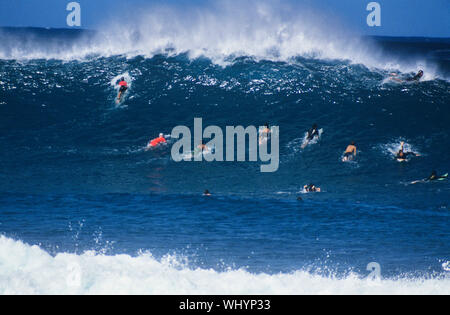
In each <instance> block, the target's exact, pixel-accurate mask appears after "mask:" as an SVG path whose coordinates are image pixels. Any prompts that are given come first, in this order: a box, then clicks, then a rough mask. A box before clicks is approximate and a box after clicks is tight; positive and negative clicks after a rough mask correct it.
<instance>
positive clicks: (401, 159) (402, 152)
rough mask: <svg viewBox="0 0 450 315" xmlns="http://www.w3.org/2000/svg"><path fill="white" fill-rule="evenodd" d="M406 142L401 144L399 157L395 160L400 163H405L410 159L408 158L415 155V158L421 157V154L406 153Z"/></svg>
mask: <svg viewBox="0 0 450 315" xmlns="http://www.w3.org/2000/svg"><path fill="white" fill-rule="evenodd" d="M404 147H405V142H403V141H402V143H401V147H400V150H399V151H398V153H397V155H396V156H395V158H396V159H397V160H398V161H399V162H404V161H406V160H407V159H408V156H411V155H414V156H420V154H418V153H415V152H412V151H411V152H405V149H404Z"/></svg>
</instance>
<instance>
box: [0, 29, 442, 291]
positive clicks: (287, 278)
mask: <svg viewBox="0 0 450 315" xmlns="http://www.w3.org/2000/svg"><path fill="white" fill-rule="evenodd" d="M132 35H133V36H131V37H130V38H131V39H130V40H131V41H132V42H133V43H135V44H136V45H135V46H137V47H136V49H135V50H130V49H129V47H128V46H127V45H131V44H130V43H128V42H125V43H122V44H121V45H120V47H117V46H111V44H110V43H109V42H108V43H105V42H104V41H100V40H99V38H102V39H104V38H105V36H106V35H105V34H98V33H95V32H86V31H75V32H74V31H67V30H44V29H2V30H0V41H1V42H2V46H1V47H0V165H1V169H0V233H1V236H0V292H1V293H52V292H67V293H157V294H158V293H159V294H162V293H169V294H172V293H222V294H223V293H225V294H228V293H243V294H247V293H255V294H259V293H275V294H280V293H288V294H296V293H419V294H420V293H444V294H448V293H450V282H449V278H448V272H449V268H450V266H449V261H450V243H449V242H450V232H449V231H450V229H449V223H450V220H449V219H450V213H449V196H450V194H449V191H450V185H449V182H448V181H439V182H427V183H419V184H416V185H412V184H411V182H412V181H414V180H418V179H422V178H425V177H427V176H429V175H430V173H431V171H432V170H437V171H438V172H439V173H441V174H444V173H447V172H448V171H449V170H450V163H449V159H448V155H449V154H450V152H449V146H448V143H449V136H450V109H449V104H450V94H449V87H450V84H449V81H448V78H449V74H450V41H449V40H447V39H439V40H438V39H427V38H420V39H417V38H414V39H405V38H365V39H361V40H360V41H358V43H357V44H352V45H353V46H352V51H357V50H358V49H360V50H359V52H360V53H358V54H356V53H355V54H354V55H348V54H347V53H348V50H337V51H334V52H333V55H329V53H330V49H329V46H320V43H319V44H318V42H317V41H313V42H311V43H308V42H307V40H306V39H303V40H304V42H302V43H303V44H305V45H309V46H311V45H312V46H311V47H312V48H313V49H312V50H311V49H310V48H311V47H309V48H308V51H307V52H302V53H298V54H297V53H291V51H292V50H293V49H290V48H289V49H288V48H286V47H285V45H284V43H281V44H280V43H279V46H278V47H275V48H273V49H266V51H265V53H266V54H265V55H264V54H263V53H262V52H261V51H259V50H255V49H249V47H250V46H240V47H238V48H239V49H236V51H232V50H230V49H229V48H227V49H225V50H224V51H223V52H221V51H219V50H218V47H215V48H216V50H214V49H211V50H210V51H206V50H205V51H203V53H198V52H196V53H193V50H195V49H197V48H198V47H197V46H196V47H194V48H193V49H192V50H188V49H185V47H181V48H179V46H177V44H180V45H181V44H186V43H184V42H177V40H174V44H173V47H172V46H167V47H164V49H162V48H161V47H158V48H159V49H155V46H153V45H154V42H153V41H152V42H151V43H148V42H147V41H145V40H144V39H142V37H143V35H142V34H139V36H138V35H136V34H132ZM143 42H145V45H149V46H148V49H145V48H146V47H147V46H145V45H144V44H143ZM302 43H300V44H299V45H300V46H301V47H304V46H302V45H301V44H302ZM314 45H316V46H314ZM336 45H337V44H336ZM122 46H123V47H122ZM194 46H195V45H194ZM211 46H214V43H210V47H211ZM300 46H299V47H300ZM337 46H338V45H337ZM367 47H371V49H370V52H367V50H366V48H367ZM122 48H123V50H121V49H122ZM150 48H151V49H152V50H151V49H150ZM294 48H297V47H296V46H294ZM238 51H239V53H238ZM226 52H227V53H228V54H226ZM339 53H342V55H339ZM346 56H349V57H346ZM366 60H372V61H373V63H367V62H366ZM417 69H423V70H424V71H425V76H424V79H423V80H422V81H421V82H419V83H406V82H403V83H399V82H394V81H392V80H389V76H390V73H392V72H394V71H396V72H398V73H399V76H400V77H407V76H410V75H412V72H413V71H416V70H417ZM121 76H125V77H126V78H127V79H128V80H129V82H130V89H129V91H128V92H127V95H126V98H125V101H124V102H123V103H122V104H120V105H116V104H115V97H116V95H117V89H116V87H115V82H116V80H117V78H120V77H121ZM196 117H201V118H203V124H204V125H205V126H207V125H217V126H220V127H223V128H225V126H237V125H242V126H249V125H255V126H259V125H263V124H264V123H266V122H268V123H270V124H271V125H277V126H279V127H280V167H279V170H278V171H277V172H275V173H261V172H260V163H255V162H245V163H241V162H211V163H208V162H180V163H175V162H174V161H173V160H172V159H171V155H170V145H168V146H166V147H163V148H161V149H158V150H151V151H145V150H144V147H145V146H146V144H147V142H148V141H149V140H150V139H152V138H154V137H156V136H157V135H158V134H159V133H160V132H163V133H165V134H170V132H171V130H172V128H174V127H175V126H177V125H186V126H188V127H190V128H193V122H194V118H196ZM313 123H317V124H318V125H319V127H320V128H322V129H323V134H322V135H321V138H320V140H319V141H318V142H317V143H315V144H311V145H310V146H308V147H306V148H305V149H303V150H302V149H301V148H300V145H301V142H302V139H303V137H304V134H305V132H306V131H307V130H308V129H309V128H310V127H311V125H312V124H313ZM351 141H355V142H356V143H357V146H358V151H359V154H358V158H357V160H356V161H355V162H353V163H343V162H342V161H341V158H342V153H343V151H344V149H345V147H346V146H347V145H348V144H349V143H350V142H351ZM401 141H405V142H406V143H407V147H408V148H409V149H411V150H413V151H415V152H417V153H420V155H421V156H419V157H415V158H412V159H411V160H409V161H408V162H406V163H398V162H397V161H396V160H395V159H394V155H393V154H394V152H395V151H396V150H398V149H399V146H400V142H401ZM310 182H313V183H315V184H316V185H317V186H319V187H321V188H322V191H323V192H321V193H316V194H304V193H302V187H303V185H305V184H309V183H310ZM205 189H208V190H210V191H211V192H212V194H213V195H212V196H211V197H203V196H202V192H203V191H204V190H205ZM298 196H301V197H302V199H303V201H298V200H297V197H298ZM370 262H377V263H378V264H380V266H381V276H382V280H378V281H369V280H365V278H366V277H367V276H368V275H369V271H367V270H366V266H367V265H368V264H369V263H370ZM74 270H75V271H74ZM74 272H78V273H75V274H76V275H79V279H78V282H76V281H75V283H76V285H73V282H70V281H67V277H70V276H71V274H73V273H74Z"/></svg>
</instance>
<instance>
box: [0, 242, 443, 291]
mask: <svg viewBox="0 0 450 315" xmlns="http://www.w3.org/2000/svg"><path fill="white" fill-rule="evenodd" d="M0 266H2V268H0V294H280V293H282V294H441V293H442V292H448V290H449V287H450V279H449V278H448V277H437V278H428V279H419V278H399V279H386V280H369V279H365V278H361V277H359V276H358V275H356V274H354V273H351V274H349V275H348V276H346V277H344V278H337V277H333V276H331V277H326V276H320V275H316V274H313V273H310V272H308V271H303V270H299V271H295V272H292V273H279V274H273V275H270V274H265V273H259V274H254V273H250V272H248V271H246V270H242V269H238V270H232V269H230V270H227V271H222V272H218V271H215V270H213V269H201V268H189V267H188V266H186V261H183V260H181V261H180V260H179V259H178V258H177V257H174V256H165V257H164V258H163V259H161V260H157V259H155V258H154V257H152V255H151V254H149V253H141V254H140V255H138V256H137V257H132V256H129V255H115V256H106V255H103V254H97V253H95V252H85V253H84V254H81V255H77V254H69V253H59V254H57V255H56V256H52V255H49V254H48V253H47V252H45V251H44V250H42V249H41V248H40V247H38V246H30V245H28V244H25V243H23V242H21V241H15V240H12V239H10V238H6V237H4V236H0Z"/></svg>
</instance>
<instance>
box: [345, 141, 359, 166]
mask: <svg viewBox="0 0 450 315" xmlns="http://www.w3.org/2000/svg"><path fill="white" fill-rule="evenodd" d="M355 156H356V145H355V142H354V141H352V143H351V144H350V145H348V146H347V149H346V150H345V152H344V157H343V158H342V161H343V162H347V161H351V160H353V159H354V158H355Z"/></svg>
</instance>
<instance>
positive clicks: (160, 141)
mask: <svg viewBox="0 0 450 315" xmlns="http://www.w3.org/2000/svg"><path fill="white" fill-rule="evenodd" d="M163 143H167V141H166V139H165V138H164V134H162V133H160V134H159V137H158V138H155V139H153V140H151V141H150V142H149V143H148V144H147V147H146V148H145V150H146V151H148V150H150V149H151V148H155V147H157V146H159V145H160V144H163Z"/></svg>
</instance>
